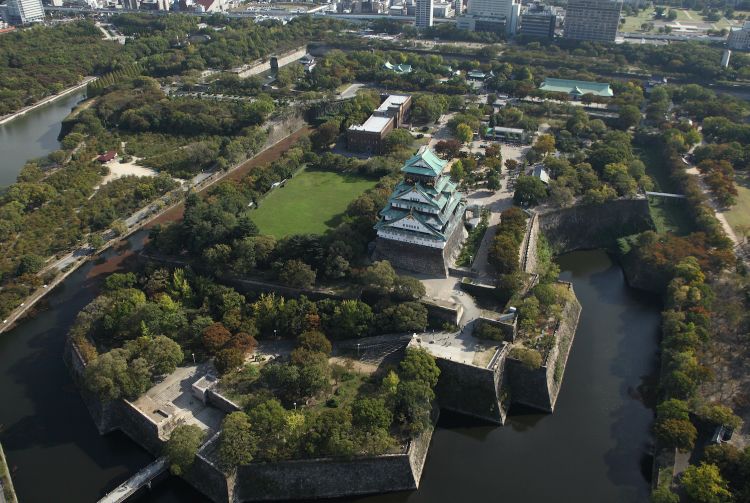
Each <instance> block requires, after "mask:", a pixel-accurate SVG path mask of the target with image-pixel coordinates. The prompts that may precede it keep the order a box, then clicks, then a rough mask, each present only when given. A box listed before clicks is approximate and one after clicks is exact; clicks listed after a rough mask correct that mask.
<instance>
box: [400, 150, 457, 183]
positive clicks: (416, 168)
mask: <svg viewBox="0 0 750 503" xmlns="http://www.w3.org/2000/svg"><path fill="white" fill-rule="evenodd" d="M446 164H448V161H444V160H443V159H441V158H439V157H438V156H437V155H436V154H435V152H433V151H432V150H431V149H429V148H422V149H420V150H419V152H417V153H416V154H415V155H414V156H412V157H411V159H409V160H408V161H406V162H405V163H404V166H403V167H402V168H401V171H402V172H403V173H406V174H407V175H418V176H428V177H431V178H432V177H436V176H438V175H440V173H442V172H443V169H445V165H446Z"/></svg>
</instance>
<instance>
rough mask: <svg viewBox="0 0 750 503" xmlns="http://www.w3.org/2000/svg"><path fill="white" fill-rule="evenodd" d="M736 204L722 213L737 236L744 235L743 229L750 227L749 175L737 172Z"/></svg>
mask: <svg viewBox="0 0 750 503" xmlns="http://www.w3.org/2000/svg"><path fill="white" fill-rule="evenodd" d="M736 177H737V178H736V184H737V192H738V194H737V204H735V205H734V206H732V208H731V209H730V210H729V211H727V212H725V213H724V216H726V217H727V222H729V225H731V226H732V229H734V232H735V234H737V236H743V235H745V232H744V231H745V229H749V228H750V177H748V176H747V175H745V174H743V173H739V172H738V173H737V175H736Z"/></svg>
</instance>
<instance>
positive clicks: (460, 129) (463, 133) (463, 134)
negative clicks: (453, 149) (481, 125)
mask: <svg viewBox="0 0 750 503" xmlns="http://www.w3.org/2000/svg"><path fill="white" fill-rule="evenodd" d="M456 138H457V139H458V141H460V142H461V143H469V142H470V141H471V140H472V138H474V131H473V130H472V129H471V126H469V125H468V124H459V125H458V126H456Z"/></svg>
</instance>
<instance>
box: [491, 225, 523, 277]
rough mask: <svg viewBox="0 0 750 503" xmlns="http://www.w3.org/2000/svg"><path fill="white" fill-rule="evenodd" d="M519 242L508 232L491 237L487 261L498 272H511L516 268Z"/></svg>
mask: <svg viewBox="0 0 750 503" xmlns="http://www.w3.org/2000/svg"><path fill="white" fill-rule="evenodd" d="M518 247H519V242H518V241H516V240H515V239H514V237H513V236H511V235H510V234H506V233H502V234H498V235H497V236H495V237H494V238H493V239H492V244H491V245H490V249H489V251H488V253H487V261H488V262H489V263H490V265H491V266H492V267H494V268H495V271H497V273H498V274H511V273H514V272H516V271H517V270H518V266H519V263H518V261H519V257H518Z"/></svg>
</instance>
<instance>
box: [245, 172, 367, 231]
mask: <svg viewBox="0 0 750 503" xmlns="http://www.w3.org/2000/svg"><path fill="white" fill-rule="evenodd" d="M376 183H377V182H376V181H375V180H370V179H367V178H363V177H360V176H356V175H349V174H339V173H332V172H328V171H308V170H302V171H300V172H299V173H298V174H297V175H295V176H294V178H292V179H291V180H289V181H288V182H287V183H286V185H285V186H284V187H279V188H277V189H274V190H273V191H272V192H271V193H270V194H268V195H267V196H266V197H265V198H263V199H262V200H261V201H260V207H259V208H258V209H257V210H255V211H253V212H252V213H251V216H252V219H253V221H254V222H255V223H256V225H257V226H258V228H259V229H260V232H261V234H267V235H271V236H274V237H276V238H282V237H284V236H289V235H292V234H322V233H324V232H325V231H326V230H328V229H331V228H333V227H335V226H336V225H338V223H339V221H340V218H341V215H342V214H343V213H344V211H345V210H346V207H347V206H348V205H349V203H350V202H351V201H352V200H353V199H355V198H356V197H357V196H359V195H360V194H362V193H363V192H364V191H366V190H367V189H369V188H371V187H374V186H375V184H376Z"/></svg>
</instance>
